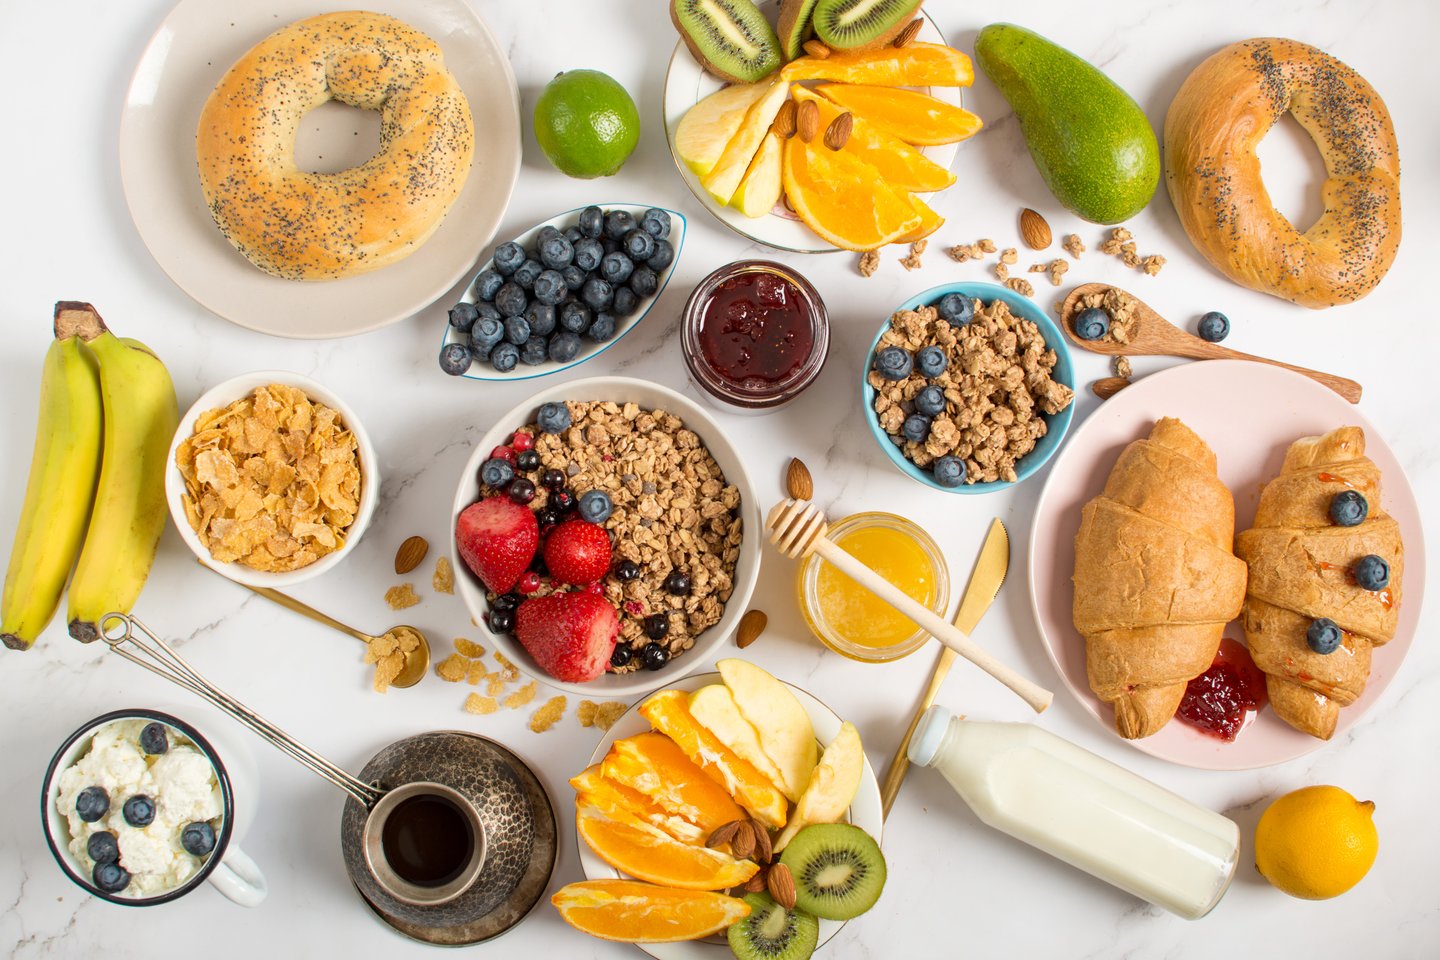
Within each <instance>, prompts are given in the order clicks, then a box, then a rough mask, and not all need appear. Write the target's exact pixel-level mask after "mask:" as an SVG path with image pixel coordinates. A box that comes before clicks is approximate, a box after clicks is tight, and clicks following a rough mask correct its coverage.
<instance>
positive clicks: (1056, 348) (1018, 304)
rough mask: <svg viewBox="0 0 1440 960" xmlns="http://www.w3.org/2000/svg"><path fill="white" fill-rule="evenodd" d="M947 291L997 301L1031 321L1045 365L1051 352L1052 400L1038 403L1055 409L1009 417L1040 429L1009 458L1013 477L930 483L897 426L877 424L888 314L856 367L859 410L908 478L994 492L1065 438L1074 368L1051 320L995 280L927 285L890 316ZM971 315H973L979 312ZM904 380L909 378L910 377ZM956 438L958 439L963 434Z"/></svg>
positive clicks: (972, 465) (947, 489)
mask: <svg viewBox="0 0 1440 960" xmlns="http://www.w3.org/2000/svg"><path fill="white" fill-rule="evenodd" d="M951 293H958V294H961V295H962V296H965V297H968V298H970V299H971V300H979V301H981V302H982V304H984V305H985V306H986V308H987V309H989V308H990V307H991V306H992V305H994V304H995V303H996V302H997V301H998V302H999V303H1003V304H1004V306H1005V308H1006V310H1007V311H1008V313H1009V314H1010V315H1011V316H1013V317H1017V318H1019V319H1020V320H1023V321H1029V322H1030V323H1032V324H1034V326H1035V330H1036V331H1037V332H1038V334H1039V336H1040V337H1041V338H1042V339H1043V340H1044V348H1045V353H1046V356H1045V358H1044V359H1045V362H1047V363H1048V354H1049V353H1050V352H1053V354H1054V363H1053V367H1051V368H1050V369H1049V371H1048V374H1049V376H1048V380H1049V381H1051V382H1050V384H1049V387H1048V389H1049V390H1050V391H1051V392H1052V394H1053V398H1054V399H1055V400H1056V401H1057V402H1053V403H1051V402H1050V400H1051V396H1047V397H1045V399H1044V401H1042V402H1043V403H1044V404H1046V405H1050V406H1054V407H1055V408H1056V409H1055V410H1054V412H1045V411H1043V410H1042V409H1041V408H1040V407H1038V406H1037V407H1035V408H1033V409H1031V410H1029V411H1028V416H1026V415H1025V414H1020V415H1017V416H1016V417H1015V418H1014V420H1012V424H1014V423H1019V422H1022V418H1023V421H1024V422H1028V421H1029V420H1031V419H1033V420H1037V421H1039V422H1040V423H1043V433H1041V434H1040V435H1038V436H1035V437H1033V438H1032V439H1033V446H1031V447H1030V448H1029V449H1028V450H1025V451H1024V452H1022V453H1019V454H1018V456H1017V457H1016V458H1015V459H1014V460H1013V472H1014V477H1015V478H1014V479H1013V480H1010V479H994V480H977V481H976V482H974V483H971V482H968V481H967V482H961V483H960V484H959V485H954V486H946V485H944V484H941V483H939V482H937V481H936V479H935V475H934V473H933V472H932V471H931V470H930V469H927V468H926V467H925V466H920V465H917V464H916V463H915V462H914V461H913V460H911V459H910V457H909V456H907V453H906V447H907V446H909V447H913V446H914V444H906V443H903V442H902V441H901V440H900V439H899V434H900V430H899V429H896V430H895V431H894V434H895V435H894V436H892V432H891V431H889V430H887V429H886V427H885V425H884V424H882V422H881V414H879V413H877V412H876V403H877V400H879V399H880V391H878V390H877V389H876V386H875V382H876V381H875V380H874V379H873V378H872V376H871V373H872V369H873V365H874V361H875V355H876V351H877V350H879V349H880V348H881V346H882V340H883V339H884V337H885V336H886V334H887V333H888V332H889V331H890V329H891V319H889V318H887V319H886V321H885V322H884V323H883V324H881V326H880V330H879V332H878V333H876V335H875V339H874V340H873V341H871V343H870V349H869V350H867V351H866V353H865V364H864V367H863V368H862V369H861V371H860V395H861V398H862V400H861V402H862V404H863V406H864V408H865V422H866V423H867V424H868V425H869V427H870V433H871V434H872V435H873V436H874V437H875V442H876V443H877V444H879V446H880V449H881V450H883V451H884V452H885V456H887V457H889V458H890V462H891V463H893V464H894V465H895V467H896V469H898V470H899V471H900V472H901V473H904V474H905V475H906V476H908V477H910V478H911V479H912V480H915V481H916V482H918V483H922V484H924V485H925V486H927V487H929V488H931V489H932V490H939V491H940V492H942V493H959V494H980V493H994V492H995V491H997V490H1005V489H1008V488H1010V487H1012V486H1014V485H1015V484H1017V483H1020V482H1021V481H1023V480H1025V479H1026V478H1027V477H1029V476H1031V475H1033V474H1034V473H1035V472H1036V471H1038V470H1039V469H1040V468H1041V467H1042V466H1044V465H1045V462H1046V461H1047V460H1049V459H1050V458H1051V457H1052V456H1053V455H1054V454H1055V451H1056V450H1058V449H1059V448H1060V444H1061V442H1062V441H1063V440H1064V439H1065V433H1066V431H1067V430H1069V428H1070V421H1071V419H1072V417H1073V415H1074V412H1075V404H1074V390H1075V371H1074V367H1073V365H1072V364H1071V361H1070V349H1069V347H1068V346H1067V345H1066V343H1065V337H1064V335H1063V334H1062V333H1061V332H1060V328H1059V327H1058V326H1056V324H1055V322H1054V321H1053V320H1051V319H1050V318H1049V317H1047V316H1046V315H1045V311H1043V310H1042V309H1040V307H1039V306H1038V305H1037V304H1036V303H1035V302H1034V301H1032V300H1031V299H1030V298H1029V297H1025V296H1022V295H1021V294H1019V293H1016V292H1015V291H1013V290H1010V289H1008V288H1006V287H1002V286H999V285H997V284H993V283H975V282H959V283H947V284H942V285H941V286H938V287H931V288H930V289H929V290H926V291H924V292H923V293H918V294H916V295H915V296H913V297H911V298H910V299H909V300H906V301H905V302H904V303H902V304H901V305H900V306H899V307H898V308H897V309H896V314H895V315H897V316H898V315H899V314H901V313H905V312H908V311H914V310H919V309H920V308H921V307H926V306H933V305H935V304H937V303H939V301H940V299H941V298H942V297H944V296H946V295H947V294H951ZM976 316H977V318H978V317H979V314H977V315H976ZM921 346H924V344H917V345H916V347H915V349H917V350H918V349H919V348H920V347H921ZM1037 349H1038V346H1037ZM1023 359H1024V358H1022V357H1020V356H1015V357H1013V360H1014V361H1015V363H1014V365H1017V366H1018V365H1020V363H1022V362H1023ZM947 369H948V368H947ZM910 379H914V378H913V377H912V378H910ZM948 396H949V392H948V391H947V397H948ZM1026 396H1027V397H1029V392H1028V390H1027V391H1026ZM1060 398H1063V399H1064V401H1065V402H1064V405H1063V406H1061V405H1060V404H1059V403H1058V399H1060ZM898 405H899V406H901V407H902V408H903V410H904V411H905V412H906V413H907V414H908V413H910V412H912V410H911V406H912V404H911V401H910V400H909V399H906V400H904V401H903V403H900V404H898ZM954 406H955V403H954V401H951V402H950V403H949V404H948V406H947V410H946V411H945V413H944V416H945V417H947V418H948V417H949V416H950V415H951V414H952V413H954V412H955V411H953V409H951V408H953V407H954ZM1014 412H1015V411H1014V408H1013V407H1012V408H1011V413H1014ZM892 416H893V415H892ZM940 419H941V417H940V416H937V417H936V418H935V421H936V422H938V421H939V420H940ZM1006 419H1009V417H1006ZM950 425H951V426H952V427H953V426H954V424H953V421H952V422H951V424H950ZM1032 429H1038V428H1032ZM957 433H958V431H957ZM961 439H963V437H962V438H961ZM965 459H966V460H967V461H968V469H967V471H966V472H967V474H974V473H975V472H977V466H978V464H977V463H976V462H975V461H974V460H970V459H969V458H968V457H966V458H965Z"/></svg>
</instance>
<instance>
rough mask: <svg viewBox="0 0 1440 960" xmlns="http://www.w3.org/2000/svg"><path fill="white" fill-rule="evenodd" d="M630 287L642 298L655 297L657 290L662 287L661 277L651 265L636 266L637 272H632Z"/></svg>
mask: <svg viewBox="0 0 1440 960" xmlns="http://www.w3.org/2000/svg"><path fill="white" fill-rule="evenodd" d="M630 289H631V290H634V291H635V296H637V297H639V298H640V299H642V300H643V299H645V298H646V297H653V296H655V291H656V290H659V289H660V278H659V277H657V276H656V275H655V271H654V270H651V269H650V268H649V267H645V266H640V267H636V268H635V272H634V273H632V274H630Z"/></svg>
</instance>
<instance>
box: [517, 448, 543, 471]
mask: <svg viewBox="0 0 1440 960" xmlns="http://www.w3.org/2000/svg"><path fill="white" fill-rule="evenodd" d="M515 467H516V469H518V470H523V471H525V472H526V473H534V472H535V471H536V470H539V469H540V454H538V453H536V452H535V451H534V450H521V451H520V452H519V453H517V454H516V455H515Z"/></svg>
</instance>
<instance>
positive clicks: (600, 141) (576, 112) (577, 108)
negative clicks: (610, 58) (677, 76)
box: [535, 70, 640, 180]
mask: <svg viewBox="0 0 1440 960" xmlns="http://www.w3.org/2000/svg"><path fill="white" fill-rule="evenodd" d="M535 139H536V140H538V141H540V149H541V150H543V151H545V156H546V157H548V158H549V159H550V162H551V163H553V164H555V168H556V169H557V170H559V171H560V172H561V173H563V174H565V175H566V176H570V177H579V178H581V179H583V180H590V179H593V178H595V177H608V176H610V175H611V174H613V173H616V172H618V171H619V169H620V167H621V166H623V165H624V163H625V161H626V160H627V159H629V157H630V154H631V153H632V152H634V150H635V144H636V143H638V142H639V141H640V114H639V112H638V111H637V110H636V109H635V101H634V100H632V99H630V94H628V93H626V92H625V88H624V87H622V86H620V84H619V83H617V82H616V81H615V79H614V78H613V77H610V76H609V75H607V74H604V73H601V72H600V71H599V70H567V71H565V72H564V73H559V74H556V75H555V79H554V80H551V81H550V82H549V83H548V84H546V85H545V89H544V90H543V91H542V92H541V93H540V99H539V100H537V101H536V102H535Z"/></svg>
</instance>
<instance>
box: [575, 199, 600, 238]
mask: <svg viewBox="0 0 1440 960" xmlns="http://www.w3.org/2000/svg"><path fill="white" fill-rule="evenodd" d="M576 226H578V227H579V228H580V232H581V233H582V234H584V235H585V236H586V237H590V238H592V239H593V238H595V237H598V236H600V234H602V233H604V232H605V214H604V212H603V211H601V209H600V208H599V207H586V208H585V209H584V210H581V211H580V221H579V223H577V224H576Z"/></svg>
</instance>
